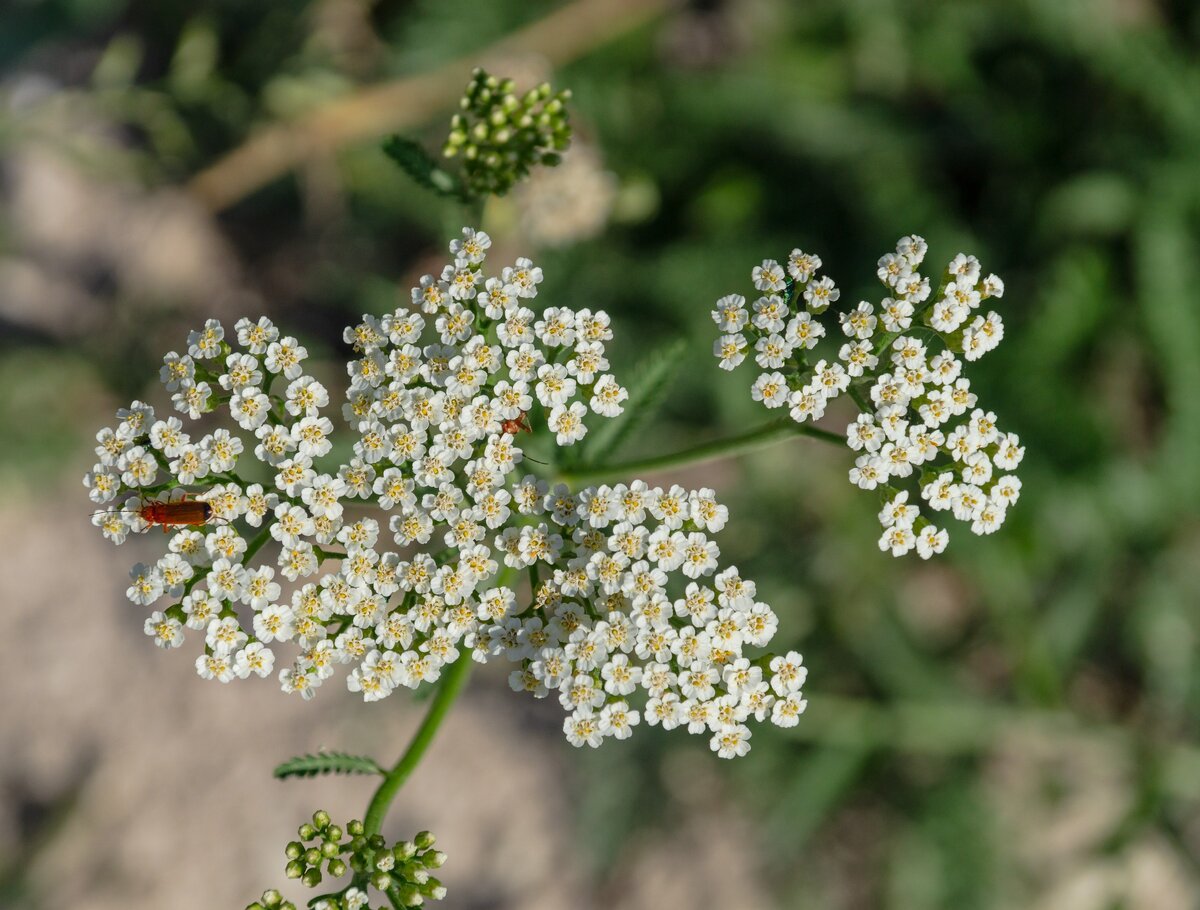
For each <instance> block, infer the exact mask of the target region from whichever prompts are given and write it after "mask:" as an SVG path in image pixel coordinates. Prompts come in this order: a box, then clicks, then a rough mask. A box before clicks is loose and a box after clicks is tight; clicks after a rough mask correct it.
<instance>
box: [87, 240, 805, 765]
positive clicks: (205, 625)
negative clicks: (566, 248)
mask: <svg viewBox="0 0 1200 910" xmlns="http://www.w3.org/2000/svg"><path fill="white" fill-rule="evenodd" d="M489 246H490V240H489V238H488V237H487V235H486V234H483V233H480V232H476V231H473V230H471V229H469V228H467V229H464V231H463V236H462V238H461V239H460V240H456V241H455V242H454V243H453V244H451V253H452V255H453V257H454V261H453V262H452V263H450V264H448V265H447V266H446V267H445V268H444V269H443V270H442V272H441V273H440V274H439V275H436V276H434V275H429V276H426V277H425V278H423V279H422V280H421V281H420V283H419V284H418V286H417V287H415V288H413V289H412V295H411V306H405V307H400V308H399V309H397V310H396V311H395V312H393V313H390V314H387V315H386V316H383V317H379V318H376V317H371V316H364V317H363V320H362V321H361V322H360V323H359V324H358V325H356V326H352V327H350V328H348V329H347V330H346V333H345V341H346V342H347V343H348V344H350V345H351V346H352V347H353V349H354V352H355V356H354V358H353V359H352V360H351V361H350V362H349V364H348V368H347V370H348V374H349V381H348V387H347V391H346V400H345V404H344V405H343V406H342V417H343V420H344V422H345V423H346V424H347V425H348V426H349V430H350V435H349V438H347V439H346V440H345V442H344V443H343V445H344V446H347V447H348V448H350V449H352V451H351V452H350V453H348V454H350V457H349V458H348V460H346V461H345V462H343V463H340V464H339V463H337V462H336V461H334V462H332V463H330V462H329V459H330V458H331V457H333V455H334V452H335V439H334V425H333V422H332V421H331V420H330V419H329V418H328V417H327V416H324V414H323V409H326V408H327V407H328V405H329V400H330V398H329V394H328V392H327V390H326V389H325V387H324V386H323V385H322V384H321V383H319V382H318V381H317V380H316V379H314V378H313V377H311V376H308V375H306V374H304V372H303V370H302V368H301V363H302V361H303V360H304V357H305V352H304V349H303V348H302V347H301V346H300V345H299V344H298V343H297V342H296V341H295V339H291V338H281V337H280V334H279V332H278V330H277V329H276V328H275V327H274V326H273V325H271V324H270V323H269V322H268V321H267V320H265V319H263V320H259V321H258V322H251V321H249V320H245V319H244V320H242V321H240V322H239V323H238V324H237V327H236V339H230V340H227V339H226V338H225V335H224V332H223V330H222V328H221V326H220V325H219V324H218V323H216V322H209V323H208V324H207V325H206V326H205V327H204V328H203V329H202V330H200V331H199V332H195V333H193V334H192V336H191V337H190V338H189V347H188V351H187V353H186V354H179V353H174V352H173V353H170V354H168V355H167V356H166V357H165V358H164V365H163V369H162V377H161V378H162V380H163V382H164V384H165V385H166V387H167V390H168V392H171V393H173V401H174V402H175V406H176V408H177V409H178V410H179V411H180V412H181V413H182V415H183V416H185V417H187V418H189V419H200V418H203V419H205V420H212V419H213V418H214V417H216V416H217V415H220V414H224V413H226V412H227V413H228V415H229V416H230V417H231V418H232V421H233V425H232V426H227V427H222V428H216V429H212V430H211V431H210V432H208V433H207V434H206V435H205V436H203V437H202V438H200V439H199V440H197V441H196V442H193V441H192V439H191V437H190V435H189V434H188V433H186V432H185V431H184V424H183V423H182V421H181V419H180V418H179V417H175V416H171V417H167V418H165V419H156V416H155V413H154V411H153V409H152V408H151V407H150V406H148V405H145V404H142V403H140V402H135V403H134V404H133V405H132V406H131V407H130V408H128V409H125V410H123V411H121V412H119V413H118V420H119V423H118V425H117V426H116V427H113V428H107V429H105V430H102V431H101V432H100V433H99V434H98V438H97V441H98V446H97V449H96V451H97V455H98V458H99V463H98V464H97V465H96V467H95V468H94V470H93V471H92V472H91V473H89V474H88V475H87V477H86V478H85V483H86V484H87V486H88V487H89V488H90V490H91V496H92V499H93V501H95V502H96V503H98V504H101V505H108V504H114V505H116V504H117V503H120V504H119V506H117V507H116V508H112V509H109V510H105V511H101V512H98V513H97V514H96V516H95V519H94V521H95V523H96V524H97V525H98V526H99V527H100V528H101V530H102V531H103V533H104V534H105V536H107V537H109V538H110V539H112V540H113V541H115V542H117V543H120V542H122V541H124V540H125V539H126V537H127V536H128V535H129V534H130V533H139V532H144V531H146V530H148V529H149V528H151V527H153V526H155V525H162V526H163V529H164V530H167V529H168V528H169V527H172V526H180V527H178V529H175V530H174V533H173V535H172V536H171V537H170V539H169V542H168V547H167V548H168V552H167V553H166V554H164V555H163V556H162V557H161V558H160V559H159V560H157V561H156V562H155V563H153V564H150V565H145V564H138V565H136V566H134V568H133V570H132V572H131V577H132V581H131V585H130V587H129V590H128V592H127V593H128V596H129V598H130V600H132V601H133V602H135V603H137V604H140V605H143V606H147V607H156V608H155V609H154V610H153V612H151V614H150V616H149V618H148V619H147V620H146V627H145V628H146V633H147V634H148V635H150V636H151V637H152V638H153V639H154V640H155V642H156V643H157V644H158V645H160V646H161V647H164V648H176V647H179V646H180V645H182V643H183V641H184V637H185V634H186V630H188V629H191V630H195V631H197V632H202V633H203V636H204V653H203V654H202V655H200V657H198V658H197V661H196V666H197V671H198V672H199V674H200V675H201V676H202V677H204V678H206V679H217V680H219V681H222V682H228V681H230V680H232V679H235V678H239V677H241V678H245V677H248V676H250V675H256V676H266V675H269V674H270V673H272V671H273V667H274V662H275V656H274V653H273V648H277V647H278V646H279V645H280V644H283V643H294V644H295V646H296V647H297V648H298V649H299V653H298V655H297V656H296V657H295V658H294V660H293V661H292V662H291V664H290V665H289V666H287V667H285V668H284V669H282V670H281V671H280V672H279V679H280V682H281V684H282V686H283V689H284V690H285V691H287V692H292V693H298V694H300V695H301V696H302V697H304V698H310V697H312V696H313V694H314V693H315V691H316V689H317V688H318V687H320V686H321V685H322V684H323V683H324V681H325V680H327V679H329V678H330V677H331V676H332V675H333V674H334V672H335V668H336V667H337V666H338V665H349V673H348V674H347V683H348V686H349V688H350V689H351V690H352V691H355V692H359V693H361V694H362V696H363V697H364V699H366V700H367V701H375V700H378V699H381V698H384V697H386V696H387V695H389V694H390V693H392V692H393V691H395V690H396V689H398V688H413V689H415V688H417V687H418V686H420V685H421V684H422V683H426V682H434V681H436V680H437V679H438V678H439V677H440V675H441V672H442V669H443V668H444V667H445V666H446V665H447V664H449V663H451V662H453V661H456V660H458V659H460V658H462V659H465V657H464V655H469V656H470V658H471V659H473V660H476V661H479V662H486V661H488V660H492V659H495V658H499V657H503V658H505V659H507V660H509V661H512V662H514V663H515V664H517V665H518V667H519V669H517V670H515V671H514V672H513V673H512V675H511V682H512V685H513V688H515V689H522V690H528V691H531V692H533V693H534V694H535V695H537V696H545V695H548V694H549V693H550V692H551V691H554V692H556V693H557V694H558V696H559V700H560V701H561V702H562V704H563V706H564V708H565V709H566V710H567V711H568V713H569V717H568V719H567V722H566V726H565V732H566V734H567V737H568V739H570V740H571V741H572V742H574V743H576V744H578V745H582V744H584V743H587V744H589V745H593V746H594V745H597V744H599V742H600V741H601V740H602V739H603V738H604V737H609V736H611V737H614V738H621V739H623V738H625V737H627V736H629V734H630V732H631V730H632V728H633V727H634V726H635V725H637V724H639V723H640V722H641V719H642V711H641V709H642V707H643V705H642V701H644V710H645V718H646V722H647V723H648V724H658V723H661V724H662V725H663V726H664V727H666V728H668V729H671V728H674V727H678V726H685V727H686V728H687V729H688V730H689V731H690V732H693V733H705V734H707V735H708V736H709V737H710V741H711V745H712V748H713V749H714V750H715V751H718V752H719V753H720V754H722V755H724V756H727V757H733V756H734V755H740V754H743V753H744V752H745V751H746V750H747V749H748V748H749V746H748V740H749V736H750V731H749V728H748V727H747V726H746V721H747V720H748V719H749V718H750V717H754V718H756V719H758V720H763V719H765V718H767V717H768V716H770V717H771V718H772V719H773V720H775V722H776V723H780V724H783V725H785V726H786V725H792V724H794V723H795V722H796V719H797V717H798V716H799V714H800V712H801V711H803V709H804V701H803V699H802V698H801V697H800V686H801V684H802V683H803V679H804V670H803V667H802V665H801V663H800V658H799V656H798V655H795V654H792V655H788V657H787V658H774V659H773V660H772V659H771V658H769V657H759V658H757V659H756V660H755V662H754V663H752V662H751V660H750V658H749V657H748V656H743V653H742V652H743V648H744V647H754V648H758V647H763V646H765V645H766V644H767V642H768V640H769V639H770V638H771V636H772V634H773V633H774V631H775V627H776V619H775V616H774V614H773V613H772V612H771V610H770V609H769V608H768V607H767V606H766V605H764V604H762V603H758V602H757V601H756V600H755V592H754V585H753V583H752V582H748V581H744V580H743V579H741V578H740V577H739V576H738V573H737V570H736V568H733V567H730V568H728V569H725V570H724V571H721V569H720V567H719V565H718V556H719V551H718V548H717V545H716V543H715V542H714V541H712V540H711V538H710V535H711V534H714V533H716V532H717V531H719V530H720V529H721V527H722V526H723V525H724V524H725V521H726V511H725V509H724V507H723V506H721V505H720V504H718V503H717V502H716V500H715V497H714V495H713V493H712V491H711V490H697V491H687V490H683V489H681V488H679V487H672V488H670V489H667V490H663V489H661V488H653V489H651V488H649V487H647V486H646V484H644V483H641V482H639V481H635V482H634V483H632V484H629V485H627V486H626V485H622V486H618V487H607V486H601V487H593V488H588V489H585V490H579V491H571V490H569V489H567V488H566V487H564V486H561V485H559V486H557V487H555V488H554V489H551V488H550V482H549V481H548V480H546V479H545V478H542V477H539V476H538V474H537V470H538V469H539V467H543V468H545V469H547V470H549V469H550V466H548V465H542V463H541V462H540V461H538V460H535V459H534V458H532V457H531V458H529V459H527V458H526V456H525V447H526V446H527V445H533V446H535V448H536V451H537V452H538V454H542V455H545V454H546V452H547V451H548V452H551V453H553V452H555V451H556V450H557V448H558V447H562V446H569V445H573V444H575V443H577V442H578V441H579V440H581V439H583V438H584V436H585V435H586V433H587V431H588V430H587V422H588V420H589V419H590V418H591V417H593V416H594V417H600V418H610V417H615V416H617V415H618V414H620V413H621V411H622V409H623V401H624V400H625V399H626V397H627V392H626V390H625V389H624V388H622V387H621V386H620V384H619V383H617V381H616V380H615V379H614V378H613V377H612V376H611V375H610V374H609V373H608V372H607V370H608V367H609V362H608V358H607V353H606V344H607V342H609V341H610V340H611V339H612V330H611V328H610V325H609V319H608V317H607V315H606V314H605V313H603V312H591V311H589V310H586V309H584V310H578V311H575V310H570V309H566V308H559V307H547V308H545V309H542V310H541V311H540V312H536V311H535V310H534V309H532V308H531V306H530V304H531V303H532V302H533V300H534V298H535V297H536V296H537V292H538V285H539V284H540V283H541V281H542V273H541V270H540V269H538V268H537V267H536V266H534V265H533V263H531V262H529V261H528V260H526V259H519V260H517V262H516V263H515V264H514V265H512V266H510V267H506V268H504V269H502V270H501V271H500V273H499V274H498V275H495V276H491V277H489V276H488V275H487V274H486V273H485V272H484V268H483V266H484V262H485V259H486V254H487V250H488V248H489ZM233 340H236V343H237V346H238V347H237V348H236V349H235V348H234V347H233V345H232V344H231V341H233ZM249 434H253V435H252V437H249ZM247 437H249V438H247ZM527 440H528V442H527ZM341 451H343V452H344V451H345V450H344V449H342V450H341ZM246 454H252V455H253V459H252V460H251V459H243V456H244V455H246ZM243 461H245V462H246V463H247V464H248V465H249V467H246V465H244V464H243V463H242V462H243ZM531 468H532V470H530V469H531ZM239 471H242V472H244V473H239ZM251 472H253V473H251ZM122 500H123V501H122ZM363 508H366V509H369V511H367V512H363V513H361V514H354V512H355V510H356V509H363ZM268 544H270V545H271V547H270V552H271V553H275V554H276V557H275V559H274V560H273V561H272V560H271V559H270V558H266V559H260V561H258V562H255V561H254V558H255V557H256V556H258V554H259V551H260V550H262V549H263V548H264V546H266V545H268ZM326 563H330V564H331V565H330V566H329V567H326V570H325V571H322V569H323V567H325V565H326ZM334 566H336V568H334ZM331 569H332V570H331ZM710 578H712V579H714V584H715V586H714V585H710V584H709V583H708V580H709V579H710ZM526 584H527V585H528V591H529V592H531V593H530V595H529V596H522V591H523V590H525V586H526ZM162 598H169V599H170V600H172V601H174V602H173V603H171V604H170V605H169V606H166V607H165V608H159V607H157V604H158V602H159V600H160V599H162ZM637 695H640V697H641V699H642V701H638V699H636V698H635V696H637Z"/></svg>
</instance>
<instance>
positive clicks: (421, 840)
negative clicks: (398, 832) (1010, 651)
mask: <svg viewBox="0 0 1200 910" xmlns="http://www.w3.org/2000/svg"><path fill="white" fill-rule="evenodd" d="M436 840H437V838H436V837H434V836H433V832H432V831H421V832H420V833H418V834H417V836H416V837H414V838H413V842H414V843H415V844H416V845H417V849H419V850H428V849H429V848H430V847H432V846H433V844H434V841H436Z"/></svg>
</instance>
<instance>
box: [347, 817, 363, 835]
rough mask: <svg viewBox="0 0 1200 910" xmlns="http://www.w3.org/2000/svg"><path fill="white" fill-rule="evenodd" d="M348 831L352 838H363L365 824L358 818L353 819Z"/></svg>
mask: <svg viewBox="0 0 1200 910" xmlns="http://www.w3.org/2000/svg"><path fill="white" fill-rule="evenodd" d="M346 831H347V832H349V834H350V836H351V837H362V833H363V823H362V822H360V821H359V820H358V819H357V818H355V819H352V820H351V821H350V823H349V824H348V825H346Z"/></svg>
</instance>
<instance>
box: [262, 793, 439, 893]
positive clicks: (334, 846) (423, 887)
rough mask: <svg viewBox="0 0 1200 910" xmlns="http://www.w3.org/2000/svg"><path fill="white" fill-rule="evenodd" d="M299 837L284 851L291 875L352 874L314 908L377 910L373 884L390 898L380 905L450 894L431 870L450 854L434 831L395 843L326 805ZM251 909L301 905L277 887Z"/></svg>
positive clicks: (317, 879)
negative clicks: (337, 818) (341, 820)
mask: <svg viewBox="0 0 1200 910" xmlns="http://www.w3.org/2000/svg"><path fill="white" fill-rule="evenodd" d="M298 837H299V840H294V841H292V842H291V843H289V844H288V845H287V848H286V850H285V851H284V852H285V853H286V855H287V858H288V864H287V869H286V872H287V877H288V878H292V879H300V881H301V882H302V883H303V884H304V885H305V886H306V887H308V888H316V887H317V886H319V885H320V884H321V883H322V881H323V880H324V878H325V876H326V875H328V876H329V877H330V878H334V879H337V878H342V877H343V876H345V875H347V874H350V875H351V880H350V882H349V883H347V884H346V885H344V886H343V887H342V889H341V890H340V891H335V892H331V893H328V894H323V895H321V896H320V897H317V898H313V899H312V900H311V901H309V902H308V906H309V907H311V908H313V910H372V907H371V893H370V890H369V889H374V890H375V891H378V892H379V893H380V894H382V895H383V896H384V897H385V898H386V902H381V903H379V904H377V905H376V907H377V908H378V910H383V908H385V907H388V908H390V907H419V906H421V905H422V904H424V903H425V901H426V900H435V901H438V900H441V899H442V898H444V897H445V896H446V888H445V886H444V885H442V883H441V882H440V881H438V880H437V879H436V878H434V877H433V876H432V875H430V874H429V873H430V870H431V869H440V868H441V867H442V865H443V864H444V863H445V862H446V854H445V853H442V852H441V851H440V850H434V849H433V845H434V836H433V834H431V833H430V832H428V831H422V832H421V833H419V834H418V835H417V836H416V837H414V838H413V839H412V840H407V841H400V842H399V843H396V844H389V843H387V841H386V840H384V838H383V837H382V836H381V835H378V834H373V835H370V836H367V835H366V833H365V830H364V827H363V823H362V822H360V821H357V820H355V821H351V822H349V823H348V824H347V825H346V826H345V827H344V828H343V827H342V826H341V825H335V824H333V822H332V820H331V819H330V817H329V813H328V812H326V811H325V810H323V809H320V810H318V811H316V812H314V813H313V818H312V822H311V823H309V822H305V823H304V824H303V825H301V826H300V829H299V832H298ZM246 910H296V905H295V904H294V903H293V902H292V901H289V900H284V898H283V895H282V894H280V893H279V892H278V891H277V890H275V889H274V888H271V889H269V890H267V891H264V892H263V894H262V897H260V898H259V899H258V900H256V901H253V902H252V903H250V904H248V905H247V907H246Z"/></svg>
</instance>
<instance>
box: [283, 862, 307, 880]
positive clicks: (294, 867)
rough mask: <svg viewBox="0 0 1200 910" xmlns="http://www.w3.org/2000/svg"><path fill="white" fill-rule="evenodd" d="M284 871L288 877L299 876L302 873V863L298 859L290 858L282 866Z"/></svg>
mask: <svg viewBox="0 0 1200 910" xmlns="http://www.w3.org/2000/svg"><path fill="white" fill-rule="evenodd" d="M284 873H285V874H286V875H287V877H288V878H299V877H300V876H302V875H303V874H304V863H302V862H300V860H298V859H296V860H292V861H291V862H290V863H288V864H287V866H286V867H285V868H284Z"/></svg>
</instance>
